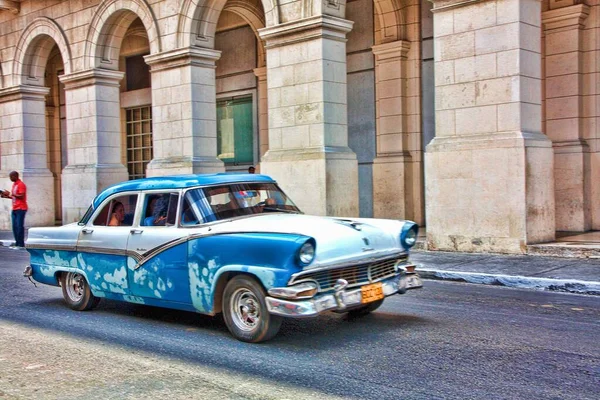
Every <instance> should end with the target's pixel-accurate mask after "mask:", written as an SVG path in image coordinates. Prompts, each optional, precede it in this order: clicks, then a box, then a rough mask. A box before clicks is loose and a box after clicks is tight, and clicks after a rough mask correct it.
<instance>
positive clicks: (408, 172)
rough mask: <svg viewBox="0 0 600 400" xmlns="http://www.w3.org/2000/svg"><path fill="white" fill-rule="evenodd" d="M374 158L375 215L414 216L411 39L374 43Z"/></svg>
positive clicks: (405, 217)
mask: <svg viewBox="0 0 600 400" xmlns="http://www.w3.org/2000/svg"><path fill="white" fill-rule="evenodd" d="M372 49H373V54H374V55H375V95H376V99H375V103H376V112H375V117H376V125H377V157H376V158H375V160H374V161H373V215H374V217H375V218H395V219H398V218H403V219H410V220H413V219H414V218H415V213H414V207H413V200H414V193H413V184H412V182H413V169H412V163H413V159H412V156H411V154H410V152H409V151H408V141H409V135H408V131H407V112H406V105H407V104H406V90H407V81H406V65H405V64H406V59H407V53H408V50H409V49H410V42H407V41H403V40H399V41H395V42H391V43H385V44H380V45H377V46H373V48H372Z"/></svg>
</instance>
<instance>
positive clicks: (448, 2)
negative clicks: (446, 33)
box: [429, 0, 489, 13]
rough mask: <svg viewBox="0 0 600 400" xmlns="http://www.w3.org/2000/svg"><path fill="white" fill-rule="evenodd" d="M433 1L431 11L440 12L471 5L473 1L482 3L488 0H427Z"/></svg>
mask: <svg viewBox="0 0 600 400" xmlns="http://www.w3.org/2000/svg"><path fill="white" fill-rule="evenodd" d="M429 1H431V2H432V3H433V8H432V9H431V12H434V13H435V12H442V11H448V10H453V9H455V8H460V7H466V6H471V5H473V4H475V3H483V2H484V1H489V0H429Z"/></svg>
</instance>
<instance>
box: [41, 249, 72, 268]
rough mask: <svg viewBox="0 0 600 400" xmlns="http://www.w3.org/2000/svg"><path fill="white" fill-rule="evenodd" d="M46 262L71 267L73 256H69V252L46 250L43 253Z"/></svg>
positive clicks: (56, 265)
mask: <svg viewBox="0 0 600 400" xmlns="http://www.w3.org/2000/svg"><path fill="white" fill-rule="evenodd" d="M42 257H43V258H44V263H45V264H47V265H52V266H55V267H71V266H72V265H71V259H72V258H73V257H72V256H70V257H69V253H68V252H62V251H57V250H45V251H44V253H43V254H42Z"/></svg>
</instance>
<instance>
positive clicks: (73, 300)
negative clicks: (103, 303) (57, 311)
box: [60, 272, 100, 311]
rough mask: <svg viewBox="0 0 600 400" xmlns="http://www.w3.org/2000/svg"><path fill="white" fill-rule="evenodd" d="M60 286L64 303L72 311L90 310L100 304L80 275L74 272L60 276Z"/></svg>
mask: <svg viewBox="0 0 600 400" xmlns="http://www.w3.org/2000/svg"><path fill="white" fill-rule="evenodd" d="M60 285H61V286H62V292H63V297H64V298H65V302H66V303H67V305H68V306H69V307H71V308H72V309H73V310H77V311H85V310H91V309H92V308H94V307H96V306H97V305H98V302H100V299H99V298H98V297H95V296H94V295H93V294H92V291H91V290H90V286H89V285H88V283H87V281H86V280H85V277H84V276H83V275H81V274H78V273H75V272H67V273H65V274H62V275H61V277H60Z"/></svg>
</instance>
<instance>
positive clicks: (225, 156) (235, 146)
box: [217, 96, 254, 165]
mask: <svg viewBox="0 0 600 400" xmlns="http://www.w3.org/2000/svg"><path fill="white" fill-rule="evenodd" d="M217 151H218V154H219V158H220V159H221V160H223V162H224V163H225V164H226V165H237V164H253V163H254V124H253V123H252V96H249V97H243V98H235V99H230V100H224V101H219V102H218V103H217Z"/></svg>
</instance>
